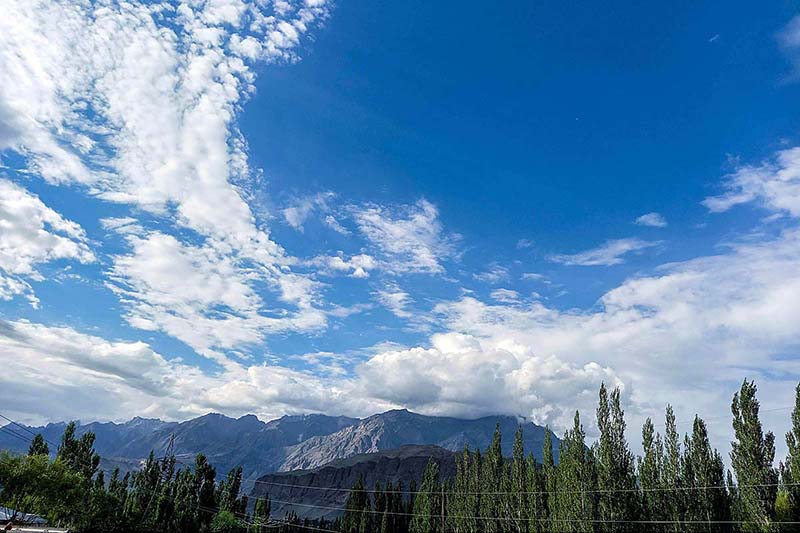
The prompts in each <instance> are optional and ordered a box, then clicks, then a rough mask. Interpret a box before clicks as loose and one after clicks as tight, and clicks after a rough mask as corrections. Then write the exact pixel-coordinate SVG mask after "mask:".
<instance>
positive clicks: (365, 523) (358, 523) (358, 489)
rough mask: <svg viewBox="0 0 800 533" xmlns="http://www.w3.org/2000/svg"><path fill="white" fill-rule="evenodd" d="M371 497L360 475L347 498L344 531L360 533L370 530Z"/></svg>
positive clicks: (343, 522)
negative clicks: (369, 511)
mask: <svg viewBox="0 0 800 533" xmlns="http://www.w3.org/2000/svg"><path fill="white" fill-rule="evenodd" d="M367 510H369V496H368V495H367V491H366V489H365V488H364V478H363V477H362V475H361V474H359V475H358V479H357V480H356V482H355V484H354V485H353V488H352V489H351V490H350V493H349V495H348V496H347V502H346V503H345V511H344V516H343V517H342V531H345V532H347V533H359V532H360V531H365V530H368V529H369V522H370V513H368V512H367Z"/></svg>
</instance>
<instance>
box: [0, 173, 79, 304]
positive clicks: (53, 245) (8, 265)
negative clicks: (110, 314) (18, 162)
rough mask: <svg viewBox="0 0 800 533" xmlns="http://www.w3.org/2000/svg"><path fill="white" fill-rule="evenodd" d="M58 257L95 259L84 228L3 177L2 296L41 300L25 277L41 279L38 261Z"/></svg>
mask: <svg viewBox="0 0 800 533" xmlns="http://www.w3.org/2000/svg"><path fill="white" fill-rule="evenodd" d="M58 259H68V260H75V261H78V262H81V263H89V262H92V261H94V260H95V257H94V254H93V253H92V251H91V250H90V248H89V243H88V240H87V238H86V233H85V232H84V230H83V228H81V227H80V226H79V225H78V224H76V223H75V222H72V221H71V220H67V219H65V218H64V217H62V216H61V215H60V214H58V213H56V212H55V211H53V210H52V209H51V208H49V207H48V206H46V205H45V204H44V203H43V202H42V201H41V200H40V199H39V198H38V197H37V196H35V195H33V194H31V193H30V192H28V191H27V190H25V189H23V188H22V187H20V186H19V185H16V184H14V183H12V182H11V181H9V180H7V179H2V178H0V299H3V300H9V299H11V298H12V297H14V296H16V295H25V296H26V297H27V298H28V300H29V301H30V302H31V304H32V305H34V306H36V305H37V303H38V300H37V299H36V297H35V296H34V295H33V292H32V289H31V286H30V284H29V283H28V282H27V281H25V279H24V278H29V279H34V280H40V279H41V275H40V274H39V273H38V272H37V270H36V267H37V265H39V264H42V263H47V262H50V261H55V260H58Z"/></svg>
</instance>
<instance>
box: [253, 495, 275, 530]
mask: <svg viewBox="0 0 800 533" xmlns="http://www.w3.org/2000/svg"><path fill="white" fill-rule="evenodd" d="M271 511H272V502H271V501H270V498H269V494H267V495H266V496H264V497H263V498H258V499H257V500H256V504H255V507H254V508H253V525H254V527H255V533H264V532H265V531H267V524H269V515H270V512H271Z"/></svg>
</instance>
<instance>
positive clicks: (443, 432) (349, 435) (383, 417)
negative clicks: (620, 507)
mask: <svg viewBox="0 0 800 533" xmlns="http://www.w3.org/2000/svg"><path fill="white" fill-rule="evenodd" d="M496 424H500V431H501V433H502V435H503V454H504V455H508V456H510V455H511V449H512V447H513V437H514V432H515V431H516V430H517V426H518V425H519V424H522V436H523V442H524V445H525V450H526V453H527V452H531V451H532V452H533V454H534V456H535V457H536V459H537V460H539V461H541V460H542V445H543V444H544V435H545V429H544V428H543V427H541V426H537V425H535V424H533V423H531V422H522V421H520V420H519V419H517V418H516V417H512V416H487V417H483V418H478V419H474V420H464V419H460V418H451V417H443V416H425V415H419V414H416V413H412V412H410V411H407V410H405V409H402V410H394V411H387V412H385V413H381V414H377V415H373V416H370V417H368V418H365V419H363V420H361V421H359V422H357V423H355V424H352V425H349V426H347V427H345V428H343V429H341V430H339V431H337V432H336V433H332V434H330V435H319V436H317V437H312V438H309V439H308V440H305V441H303V442H301V443H299V444H297V445H295V446H292V447H291V448H289V449H288V450H287V455H286V458H285V459H284V461H283V465H282V470H300V469H308V468H314V467H316V466H319V465H323V464H327V463H329V462H330V461H333V460H335V459H341V458H343V457H350V456H352V455H356V454H362V453H374V452H377V451H381V450H390V449H394V448H399V447H400V446H403V445H406V444H433V445H436V446H440V447H442V448H444V449H447V450H453V451H460V450H463V449H464V447H465V446H469V447H470V449H473V450H474V449H476V448H480V449H481V450H484V449H486V447H487V446H489V444H490V443H491V441H492V435H493V434H494V429H495V425H496ZM552 436H553V439H554V440H553V446H554V448H555V449H556V450H557V449H558V439H557V438H556V437H555V435H552ZM556 453H557V452H556Z"/></svg>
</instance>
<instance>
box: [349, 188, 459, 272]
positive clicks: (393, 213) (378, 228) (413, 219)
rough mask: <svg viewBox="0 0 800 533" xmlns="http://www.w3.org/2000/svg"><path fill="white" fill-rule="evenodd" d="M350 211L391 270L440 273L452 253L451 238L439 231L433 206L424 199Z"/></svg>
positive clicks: (353, 208)
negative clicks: (396, 206)
mask: <svg viewBox="0 0 800 533" xmlns="http://www.w3.org/2000/svg"><path fill="white" fill-rule="evenodd" d="M350 210H351V212H352V215H353V217H354V218H355V220H356V223H357V224H358V228H359V230H360V231H361V232H362V233H363V234H364V236H365V237H366V238H367V239H368V240H369V241H370V242H371V243H372V244H373V245H374V246H375V247H377V249H378V251H380V252H381V255H382V256H383V258H384V262H385V268H386V270H388V271H390V272H394V273H406V272H423V273H431V274H438V273H442V272H444V267H443V266H442V261H444V260H446V259H449V258H451V257H453V256H454V255H455V250H454V246H453V243H452V238H451V237H448V236H446V235H444V233H443V231H442V224H441V222H440V221H439V212H438V210H437V209H436V206H434V205H433V204H432V203H430V202H428V201H427V200H420V201H418V202H417V203H416V204H414V205H407V206H402V207H399V208H388V207H383V206H378V205H367V206H357V207H356V206H352V207H351V208H350Z"/></svg>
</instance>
